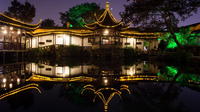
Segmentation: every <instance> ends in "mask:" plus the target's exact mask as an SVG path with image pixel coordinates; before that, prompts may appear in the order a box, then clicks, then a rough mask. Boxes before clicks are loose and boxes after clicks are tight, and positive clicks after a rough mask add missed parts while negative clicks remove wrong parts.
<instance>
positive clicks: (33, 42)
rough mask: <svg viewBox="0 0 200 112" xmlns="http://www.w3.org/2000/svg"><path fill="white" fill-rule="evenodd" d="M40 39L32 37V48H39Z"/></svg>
mask: <svg viewBox="0 0 200 112" xmlns="http://www.w3.org/2000/svg"><path fill="white" fill-rule="evenodd" d="M37 44H38V40H37V38H35V37H34V38H32V48H37Z"/></svg>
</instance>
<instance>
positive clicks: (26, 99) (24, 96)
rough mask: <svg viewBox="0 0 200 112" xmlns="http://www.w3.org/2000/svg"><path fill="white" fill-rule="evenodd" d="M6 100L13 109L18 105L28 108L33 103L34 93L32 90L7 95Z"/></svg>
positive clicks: (18, 106) (17, 107)
mask: <svg viewBox="0 0 200 112" xmlns="http://www.w3.org/2000/svg"><path fill="white" fill-rule="evenodd" d="M7 101H8V103H9V104H10V107H11V109H13V110H17V109H19V108H20V107H23V108H25V109H28V108H30V107H31V106H32V105H33V103H34V94H33V93H32V91H25V92H23V93H20V94H17V95H14V96H11V97H9V98H8V99H7Z"/></svg>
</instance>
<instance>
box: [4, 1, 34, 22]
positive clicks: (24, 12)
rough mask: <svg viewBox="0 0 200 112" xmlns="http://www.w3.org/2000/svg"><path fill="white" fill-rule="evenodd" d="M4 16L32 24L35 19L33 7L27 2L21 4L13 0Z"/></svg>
mask: <svg viewBox="0 0 200 112" xmlns="http://www.w3.org/2000/svg"><path fill="white" fill-rule="evenodd" d="M5 14H6V15H8V16H10V17H13V18H16V19H18V20H21V21H23V22H32V21H33V18H34V17H35V7H34V5H32V4H30V3H29V2H27V1H26V2H25V3H24V4H22V3H20V2H19V1H18V0H13V1H11V6H10V7H8V11H6V12H5Z"/></svg>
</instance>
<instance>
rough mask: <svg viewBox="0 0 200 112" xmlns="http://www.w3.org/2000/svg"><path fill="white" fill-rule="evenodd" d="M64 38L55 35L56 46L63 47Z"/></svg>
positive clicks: (61, 35) (62, 35)
mask: <svg viewBox="0 0 200 112" xmlns="http://www.w3.org/2000/svg"><path fill="white" fill-rule="evenodd" d="M64 37H65V34H56V44H57V45H64Z"/></svg>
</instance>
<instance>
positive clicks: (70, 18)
mask: <svg viewBox="0 0 200 112" xmlns="http://www.w3.org/2000/svg"><path fill="white" fill-rule="evenodd" d="M101 12H103V9H101V8H100V6H99V5H97V4H96V3H83V4H80V5H76V6H74V7H72V8H70V9H69V10H68V11H65V12H61V13H60V20H61V23H62V24H63V26H66V24H67V22H69V23H70V24H71V25H72V26H73V27H84V25H85V24H87V23H92V22H94V21H95V13H96V14H97V16H98V15H100V14H101Z"/></svg>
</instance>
